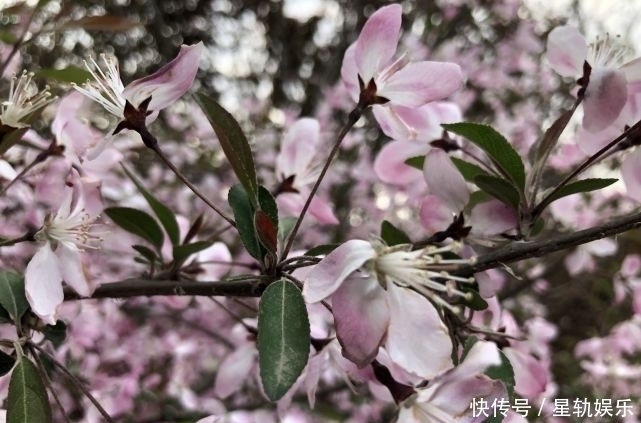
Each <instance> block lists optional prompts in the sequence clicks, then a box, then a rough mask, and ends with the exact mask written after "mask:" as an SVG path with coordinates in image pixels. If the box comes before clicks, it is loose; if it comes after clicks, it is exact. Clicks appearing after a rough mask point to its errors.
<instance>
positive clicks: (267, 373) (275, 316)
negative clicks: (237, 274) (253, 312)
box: [257, 279, 310, 401]
mask: <svg viewBox="0 0 641 423" xmlns="http://www.w3.org/2000/svg"><path fill="white" fill-rule="evenodd" d="M257 345H258V363H259V367H260V378H261V381H262V383H263V389H264V390H265V393H266V394H267V396H268V397H269V399H270V400H272V401H278V400H279V399H280V398H282V397H283V395H285V394H286V393H287V391H288V390H289V388H291V386H292V385H293V384H294V382H296V379H298V376H300V374H301V372H302V371H303V369H304V368H305V365H306V364H307V359H308V357H309V345H310V329H309V318H308V316H307V309H306V308H305V301H304V300H303V295H302V293H301V292H300V290H299V289H298V288H297V287H296V285H294V284H293V283H291V282H289V281H287V280H284V279H281V280H279V281H277V282H274V283H272V284H271V285H269V286H268V287H267V289H266V290H265V292H263V295H262V297H261V299H260V304H259V306H258V342H257Z"/></svg>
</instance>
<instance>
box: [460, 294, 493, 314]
mask: <svg viewBox="0 0 641 423" xmlns="http://www.w3.org/2000/svg"><path fill="white" fill-rule="evenodd" d="M465 292H466V293H469V294H471V296H472V298H470V299H469V300H468V299H467V298H466V299H464V300H463V303H464V304H465V305H466V306H467V307H469V308H471V309H472V310H476V311H480V310H485V309H487V307H488V304H487V301H485V300H484V299H483V297H481V294H479V293H478V292H477V291H475V290H474V289H466V290H465Z"/></svg>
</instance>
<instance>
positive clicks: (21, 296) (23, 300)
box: [0, 271, 29, 324]
mask: <svg viewBox="0 0 641 423" xmlns="http://www.w3.org/2000/svg"><path fill="white" fill-rule="evenodd" d="M0 305H1V306H2V307H3V308H4V309H5V310H6V311H7V312H9V316H11V319H12V320H13V321H14V322H15V323H16V324H19V323H20V319H21V318H22V315H23V314H24V313H25V312H26V311H27V310H28V309H29V303H28V302H27V297H26V296H25V293H24V278H23V277H22V276H21V275H18V274H17V273H13V272H4V271H3V272H0Z"/></svg>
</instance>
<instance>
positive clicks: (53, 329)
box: [42, 320, 67, 348]
mask: <svg viewBox="0 0 641 423" xmlns="http://www.w3.org/2000/svg"><path fill="white" fill-rule="evenodd" d="M42 333H43V335H44V336H45V338H47V339H48V340H49V341H51V343H52V344H53V346H54V347H56V348H58V347H59V346H60V345H62V342H63V341H64V340H65V338H66V337H67V324H66V323H65V322H63V321H62V320H58V321H57V322H56V324H55V325H47V326H45V327H44V329H42Z"/></svg>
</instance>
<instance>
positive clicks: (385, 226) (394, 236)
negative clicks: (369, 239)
mask: <svg viewBox="0 0 641 423" xmlns="http://www.w3.org/2000/svg"><path fill="white" fill-rule="evenodd" d="M381 238H382V239H383V241H385V243H386V244H387V245H389V246H393V245H398V244H411V243H412V241H411V240H410V237H408V236H407V234H405V232H403V231H401V230H400V229H398V228H397V227H396V226H394V225H392V224H391V223H390V222H388V221H387V220H383V223H382V224H381Z"/></svg>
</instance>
